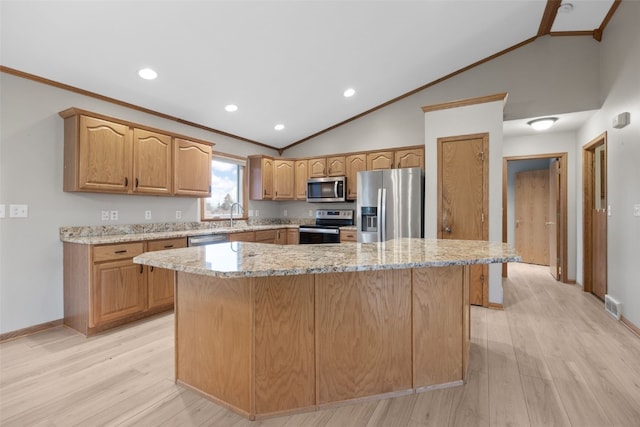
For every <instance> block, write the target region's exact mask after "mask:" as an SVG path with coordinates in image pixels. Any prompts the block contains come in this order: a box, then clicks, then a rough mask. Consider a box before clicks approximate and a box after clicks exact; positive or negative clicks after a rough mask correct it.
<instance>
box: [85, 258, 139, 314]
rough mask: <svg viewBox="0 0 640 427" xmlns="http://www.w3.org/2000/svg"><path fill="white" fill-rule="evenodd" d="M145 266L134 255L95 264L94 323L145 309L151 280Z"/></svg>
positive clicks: (92, 293) (93, 291)
mask: <svg viewBox="0 0 640 427" xmlns="http://www.w3.org/2000/svg"><path fill="white" fill-rule="evenodd" d="M143 267H144V266H142V265H138V264H134V263H133V261H132V259H125V260H120V261H111V262H104V263H98V264H95V265H94V270H93V271H94V278H93V279H94V280H93V283H92V286H91V301H92V304H93V307H92V308H93V310H92V311H91V314H92V316H91V318H90V321H89V323H90V326H91V327H94V326H98V325H100V324H102V323H106V322H110V321H113V320H118V319H121V318H124V317H127V316H130V315H132V314H136V313H141V312H143V311H144V310H145V307H146V284H147V281H146V275H145V272H144V268H143Z"/></svg>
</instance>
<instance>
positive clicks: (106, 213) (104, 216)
mask: <svg viewBox="0 0 640 427" xmlns="http://www.w3.org/2000/svg"><path fill="white" fill-rule="evenodd" d="M100 219H101V220H103V221H109V211H102V212H101V215H100Z"/></svg>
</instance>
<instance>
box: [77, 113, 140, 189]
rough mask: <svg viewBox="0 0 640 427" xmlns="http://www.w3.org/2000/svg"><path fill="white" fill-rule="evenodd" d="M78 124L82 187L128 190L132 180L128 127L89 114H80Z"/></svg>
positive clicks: (79, 183)
mask: <svg viewBox="0 0 640 427" xmlns="http://www.w3.org/2000/svg"><path fill="white" fill-rule="evenodd" d="M79 126H80V129H79V132H80V138H79V147H78V151H79V156H78V187H79V189H82V190H91V191H98V192H102V191H106V192H117V193H126V192H128V191H129V188H130V183H131V180H132V179H131V156H132V153H131V135H130V132H129V127H128V126H126V125H122V124H119V123H113V122H109V121H107V120H102V119H96V118H93V117H88V116H80V125H79Z"/></svg>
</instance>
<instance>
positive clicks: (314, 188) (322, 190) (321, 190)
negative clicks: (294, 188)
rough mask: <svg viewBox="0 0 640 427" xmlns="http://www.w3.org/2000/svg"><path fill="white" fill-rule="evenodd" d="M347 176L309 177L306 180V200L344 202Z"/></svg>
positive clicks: (345, 199) (313, 201)
mask: <svg viewBox="0 0 640 427" xmlns="http://www.w3.org/2000/svg"><path fill="white" fill-rule="evenodd" d="M346 183H347V178H346V177H344V176H331V177H327V178H309V179H308V180H307V202H312V203H319V202H320V203H324V202H346V201H347V197H346V196H347V193H346V191H347V186H346Z"/></svg>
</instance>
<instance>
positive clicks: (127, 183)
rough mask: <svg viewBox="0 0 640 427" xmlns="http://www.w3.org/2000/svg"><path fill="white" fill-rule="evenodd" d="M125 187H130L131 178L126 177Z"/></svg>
mask: <svg viewBox="0 0 640 427" xmlns="http://www.w3.org/2000/svg"><path fill="white" fill-rule="evenodd" d="M124 186H125V187H128V186H129V178H127V177H126V176H125V177H124Z"/></svg>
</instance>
